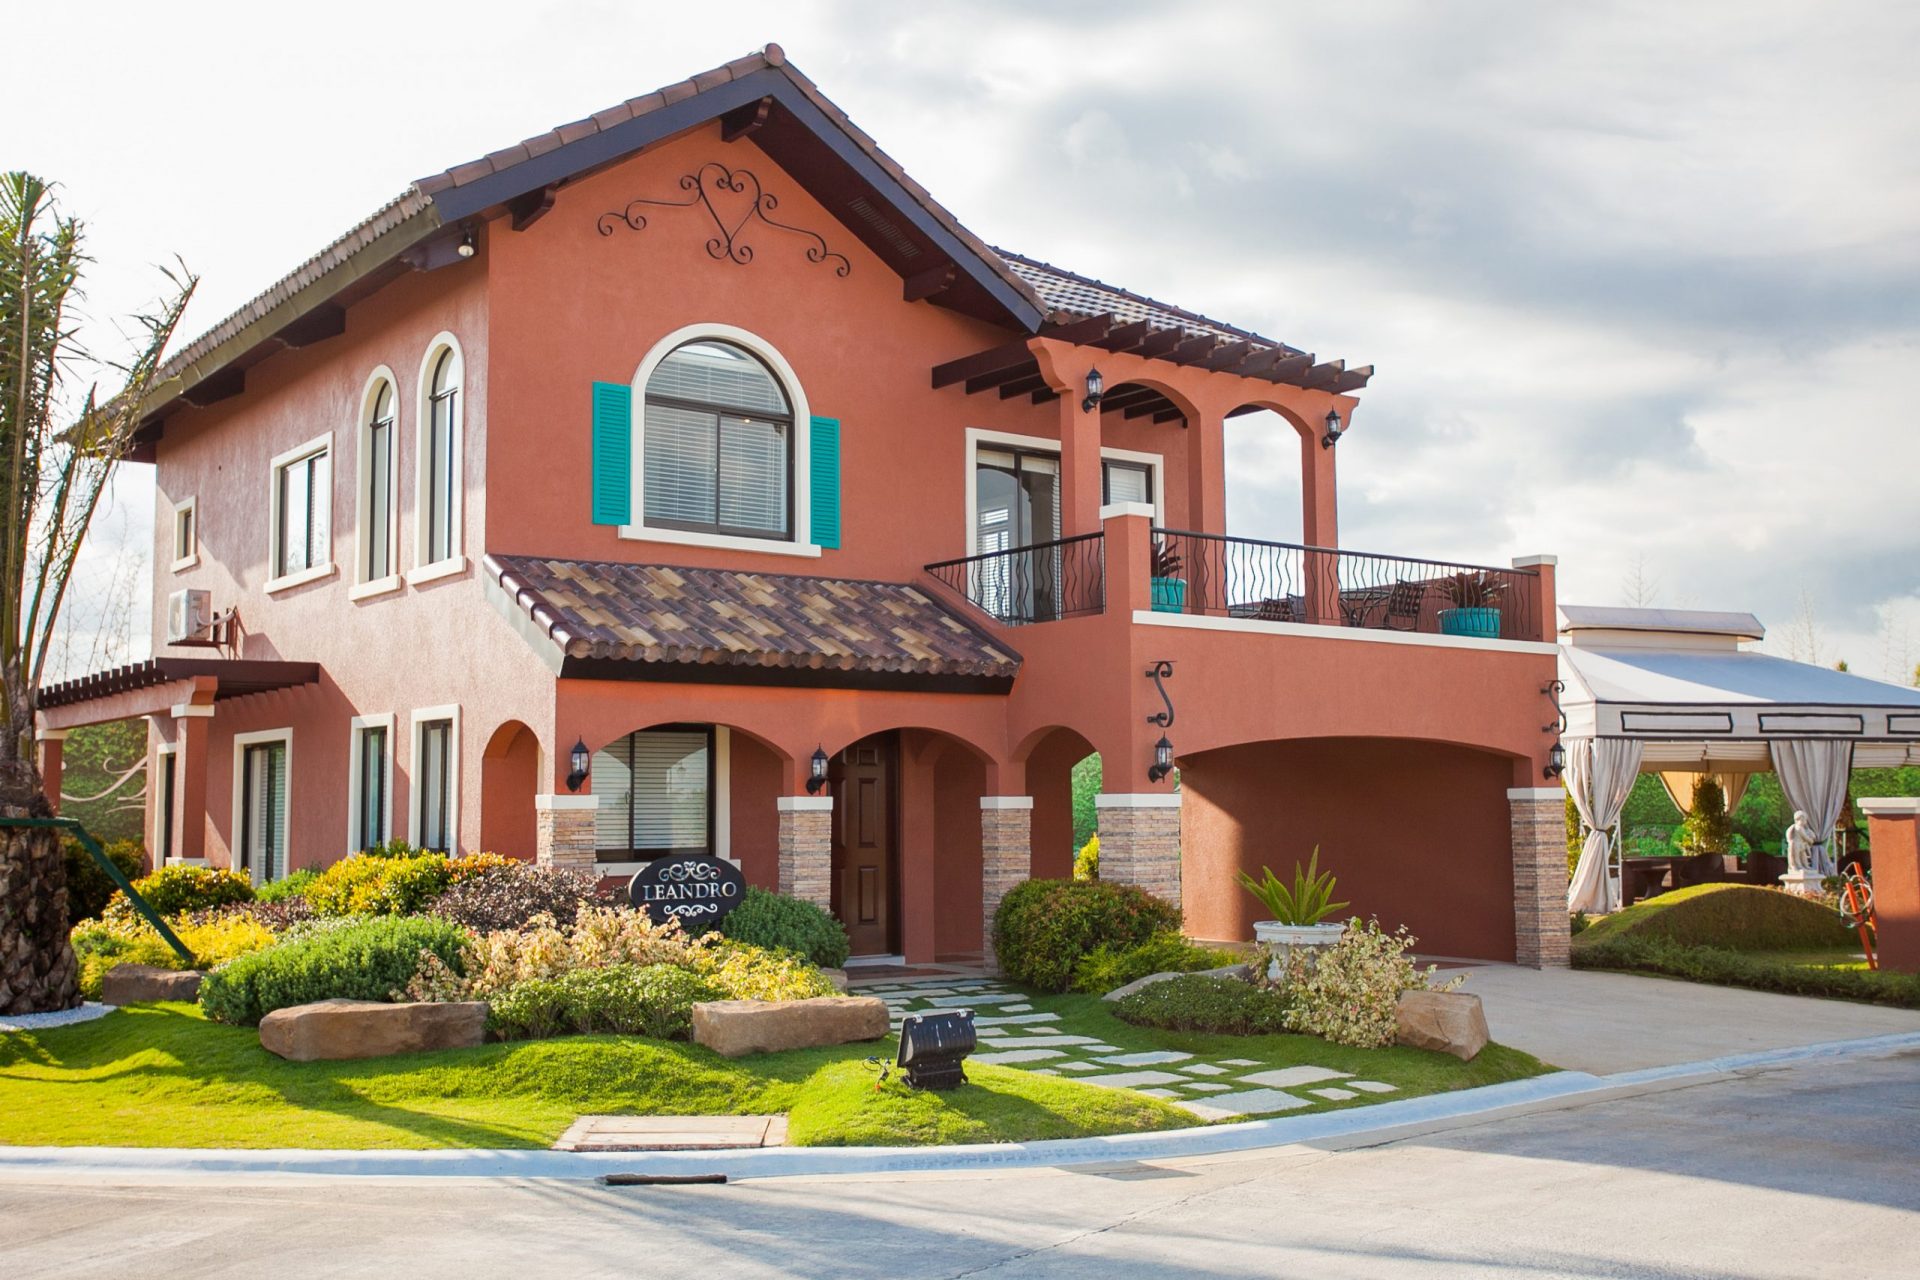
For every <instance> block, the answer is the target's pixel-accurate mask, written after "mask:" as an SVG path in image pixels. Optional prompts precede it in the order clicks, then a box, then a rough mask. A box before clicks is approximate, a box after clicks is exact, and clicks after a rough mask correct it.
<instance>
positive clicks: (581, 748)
mask: <svg viewBox="0 0 1920 1280" xmlns="http://www.w3.org/2000/svg"><path fill="white" fill-rule="evenodd" d="M590 758H591V757H589V756H588V754H587V740H586V739H585V738H579V739H576V740H575V741H574V744H573V752H572V754H571V755H570V756H568V758H567V763H568V764H570V765H572V766H573V767H572V769H571V770H570V771H569V772H568V774H567V790H569V791H578V790H579V789H580V784H581V783H583V782H585V781H586V780H587V764H588V761H589V760H590Z"/></svg>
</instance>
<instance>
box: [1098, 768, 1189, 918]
mask: <svg viewBox="0 0 1920 1280" xmlns="http://www.w3.org/2000/svg"><path fill="white" fill-rule="evenodd" d="M1144 798H1145V797H1121V796H1105V795H1103V796H1100V797H1099V798H1098V800H1097V802H1096V803H1097V806H1098V810H1099V814H1100V878H1101V879H1102V880H1105V881H1108V882H1110V883H1113V884H1131V885H1137V886H1138V887H1140V888H1142V889H1145V890H1146V891H1147V892H1148V893H1151V894H1152V895H1153V896H1154V897H1156V898H1163V899H1165V900H1166V901H1168V902H1171V903H1172V904H1173V905H1174V906H1176V907H1177V906H1179V905H1180V808H1179V806H1178V804H1177V803H1176V804H1171V805H1169V804H1163V803H1155V804H1138V803H1127V801H1130V800H1138V799H1144ZM1153 799H1155V800H1159V799H1160V797H1157V796H1156V797H1153ZM1116 802H1117V803H1116Z"/></svg>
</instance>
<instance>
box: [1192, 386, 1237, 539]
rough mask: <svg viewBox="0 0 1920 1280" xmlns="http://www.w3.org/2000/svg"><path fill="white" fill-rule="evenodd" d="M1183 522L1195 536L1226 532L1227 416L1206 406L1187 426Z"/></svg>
mask: <svg viewBox="0 0 1920 1280" xmlns="http://www.w3.org/2000/svg"><path fill="white" fill-rule="evenodd" d="M1186 435H1187V522H1186V524H1185V525H1184V526H1182V527H1184V528H1187V529H1190V530H1192V531H1193V532H1195V533H1225V532H1226V531H1227V416H1226V412H1225V410H1224V409H1220V408H1214V407H1211V406H1209V407H1206V408H1203V409H1201V410H1200V412H1199V413H1197V414H1196V415H1194V417H1193V418H1192V419H1191V420H1189V421H1188V423H1187V433H1186Z"/></svg>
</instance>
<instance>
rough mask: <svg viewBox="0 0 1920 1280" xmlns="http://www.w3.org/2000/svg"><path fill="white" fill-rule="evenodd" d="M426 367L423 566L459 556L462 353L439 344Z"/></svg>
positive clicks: (422, 435)
mask: <svg viewBox="0 0 1920 1280" xmlns="http://www.w3.org/2000/svg"><path fill="white" fill-rule="evenodd" d="M430 369H431V373H430V375H429V378H428V382H427V388H426V390H427V395H426V403H425V404H424V405H423V406H422V413H421V422H420V545H419V547H418V548H417V554H418V556H419V559H420V563H421V564H422V565H431V564H439V563H441V562H442V561H446V560H451V559H453V558H454V557H455V556H457V555H459V554H460V497H461V495H460V409H461V406H460V373H461V369H460V353H459V352H458V351H456V350H455V349H454V348H452V347H451V346H447V347H443V348H441V349H440V350H439V352H438V353H437V354H436V355H435V356H433V357H432V363H431V365H430Z"/></svg>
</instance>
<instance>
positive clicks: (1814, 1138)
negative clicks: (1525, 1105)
mask: <svg viewBox="0 0 1920 1280" xmlns="http://www.w3.org/2000/svg"><path fill="white" fill-rule="evenodd" d="M1916 1274H1920V1053H1913V1052H1909V1053H1906V1054H1904V1055H1898V1056H1889V1057H1883V1058H1876V1059H1853V1060H1851V1061H1848V1062H1846V1063H1843V1064H1840V1065H1837V1066H1836V1065H1832V1064H1826V1065H1820V1066H1814V1067H1800V1068H1794V1069H1790V1070H1779V1071H1773V1072H1768V1073H1764V1074H1758V1075H1753V1076H1749V1077H1746V1078H1743V1079H1740V1080H1735V1081H1723V1082H1719V1083H1714V1084H1707V1085H1697V1086H1694V1087H1691V1088H1683V1089H1671V1090H1668V1091H1665V1092H1658V1093H1647V1094H1642V1095H1640V1096H1637V1097H1633V1098H1629V1099H1626V1100H1616V1101H1612V1102H1606V1103H1599V1104H1594V1105H1589V1106H1586V1107H1581V1108H1578V1109H1572V1110H1562V1111H1550V1112H1537V1113H1534V1114H1531V1115H1526V1116H1520V1117H1516V1118H1510V1119H1506V1120H1500V1121H1494V1122H1488V1123H1483V1124H1479V1125H1477V1126H1473V1127H1469V1128H1460V1129H1455V1130H1452V1131H1450V1132H1446V1133H1441V1134H1433V1135H1429V1136H1426V1137H1422V1138H1415V1139H1409V1140H1405V1141H1400V1142H1395V1143H1390V1144H1385V1145H1380V1146H1374V1147H1365V1148H1356V1149H1351V1150H1344V1151H1324V1150H1309V1149H1305V1148H1297V1147H1296V1148H1288V1149H1285V1150H1281V1151H1273V1152H1264V1153H1251V1154H1246V1155H1241V1156H1236V1157H1232V1158H1215V1159H1209V1160H1200V1161H1183V1162H1166V1163H1163V1164H1155V1165H1131V1166H1118V1167H1110V1168H1106V1169H1102V1170H1087V1169H1084V1168H1083V1169H1080V1170H1076V1171H1061V1170H1042V1171H1034V1172H1022V1173H994V1174H970V1175H965V1176H960V1175H918V1176H914V1177H906V1178H889V1179H853V1178H815V1179H804V1180H800V1179H795V1180H784V1181H762V1182H750V1183H736V1184H734V1185H732V1186H725V1187H682V1188H659V1187H655V1188H608V1187H602V1186H598V1185H592V1184H575V1183H548V1184H525V1183H522V1184H512V1183H467V1182H458V1181H452V1180H420V1179H416V1180H398V1179H396V1180H389V1181H351V1182H348V1181H340V1180H334V1181H328V1182H317V1181H312V1180H302V1181H300V1182H297V1183H292V1182H273V1183H267V1182H261V1181H257V1180H255V1181H243V1180H229V1181H223V1182H218V1183H212V1182H205V1181H202V1182H196V1183H193V1184H191V1185H172V1186H166V1185H142V1186H124V1187H102V1186H83V1185H32V1186H30V1185H23V1184H20V1183H14V1182H5V1181H0V1276H6V1277H9V1280H27V1278H28V1277H40V1276H50V1277H51V1276H58V1277H63V1278H65V1277H81V1276H94V1275H99V1276H110V1277H113V1278H114V1280H126V1277H128V1276H134V1275H137V1276H141V1277H153V1276H215V1277H227V1276H233V1277H242V1276H244V1277H253V1276H261V1275H272V1276H275V1277H304V1276H335V1275H380V1276H388V1275H404V1276H407V1277H409V1278H411V1277H436V1276H457V1277H461V1278H462V1280H471V1278H473V1277H482V1276H497V1275H511V1276H515V1277H533V1276H546V1275H554V1276H562V1275H564V1276H569V1277H575V1276H603V1275H604V1276H649V1277H650V1276H676V1277H677V1276H692V1277H700V1278H701V1280H706V1278H707V1277H731V1276H749V1277H761V1276H807V1277H812V1276H836V1277H837V1276H873V1277H887V1278H889V1280H891V1278H893V1277H959V1276H991V1277H1004V1276H1047V1277H1063V1278H1066V1280H1073V1278H1075V1277H1097V1278H1098V1280H1114V1278H1116V1277H1129V1276H1154V1277H1189V1276H1301V1277H1316V1278H1319V1277H1349V1276H1351V1277H1365V1278H1367V1280H1390V1278H1393V1277H1402V1276H1421V1277H1429V1276H1447V1277H1455V1276H1459V1277H1467V1276H1474V1277H1478V1276H1487V1275H1499V1276H1502V1277H1513V1278H1515V1280H1520V1278H1524V1277H1533V1276H1573V1277H1593V1276H1660V1277H1683V1276H1684V1277H1713V1278H1716V1280H1718V1278H1721V1277H1729V1278H1731V1277H1742V1278H1745V1277H1781V1278H1783V1280H1785V1278H1789V1277H1790V1278H1791V1280H1806V1278H1808V1277H1818V1276H1829V1275H1830V1276H1835V1277H1845V1278H1846V1280H1864V1278H1869V1277H1877V1276H1901V1277H1912V1276H1914V1275H1916Z"/></svg>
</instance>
